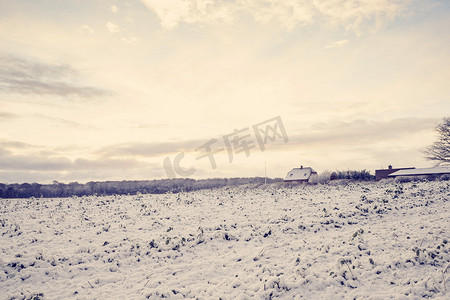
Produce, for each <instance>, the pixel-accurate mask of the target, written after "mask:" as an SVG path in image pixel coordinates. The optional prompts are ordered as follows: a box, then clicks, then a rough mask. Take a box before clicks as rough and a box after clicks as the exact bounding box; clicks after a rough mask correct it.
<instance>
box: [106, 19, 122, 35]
mask: <svg viewBox="0 0 450 300" xmlns="http://www.w3.org/2000/svg"><path fill="white" fill-rule="evenodd" d="M106 28H107V29H108V30H109V32H111V33H113V34H114V33H119V32H120V31H121V30H120V27H119V25H117V24H115V23H113V22H108V23H106Z"/></svg>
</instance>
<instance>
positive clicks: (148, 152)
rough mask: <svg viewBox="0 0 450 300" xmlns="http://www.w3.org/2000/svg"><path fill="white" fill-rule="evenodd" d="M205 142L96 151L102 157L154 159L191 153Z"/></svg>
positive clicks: (122, 146) (128, 145)
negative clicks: (180, 153) (173, 154)
mask: <svg viewBox="0 0 450 300" xmlns="http://www.w3.org/2000/svg"><path fill="white" fill-rule="evenodd" d="M205 142H207V140H187V141H176V142H159V143H158V142H156V143H124V144H116V145H109V146H107V147H104V148H102V149H100V150H98V151H96V154H97V155H101V156H102V157H156V156H161V155H168V154H172V153H179V152H184V151H185V152H188V151H193V150H195V149H196V148H198V147H200V146H201V145H203V144H204V143H205Z"/></svg>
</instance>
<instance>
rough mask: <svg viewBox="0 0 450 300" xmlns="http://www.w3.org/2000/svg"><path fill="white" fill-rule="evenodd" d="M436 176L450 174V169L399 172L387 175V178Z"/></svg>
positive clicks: (419, 169)
mask: <svg viewBox="0 0 450 300" xmlns="http://www.w3.org/2000/svg"><path fill="white" fill-rule="evenodd" d="M437 174H450V167H434V168H417V169H407V170H399V171H397V172H394V173H392V174H389V175H388V176H389V177H395V176H419V175H437Z"/></svg>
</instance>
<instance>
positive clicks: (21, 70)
mask: <svg viewBox="0 0 450 300" xmlns="http://www.w3.org/2000/svg"><path fill="white" fill-rule="evenodd" d="M79 77H80V74H79V73H78V72H77V71H76V70H75V69H73V68H72V67H71V66H69V65H64V64H61V65H55V64H48V63H41V62H35V61H30V60H27V59H24V58H21V57H18V56H13V55H8V54H2V53H0V91H4V92H9V93H16V94H24V95H55V96H61V97H67V96H76V97H81V98H93V97H103V96H107V95H111V94H112V92H111V91H108V90H104V89H100V88H96V87H91V86H82V85H77V84H75V83H74V81H76V80H77V79H78V78H79Z"/></svg>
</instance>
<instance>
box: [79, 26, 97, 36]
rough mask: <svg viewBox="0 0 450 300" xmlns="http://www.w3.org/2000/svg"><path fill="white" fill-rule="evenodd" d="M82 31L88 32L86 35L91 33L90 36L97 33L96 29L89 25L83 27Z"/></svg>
mask: <svg viewBox="0 0 450 300" xmlns="http://www.w3.org/2000/svg"><path fill="white" fill-rule="evenodd" d="M80 30H81V32H86V33H89V34H94V33H95V31H94V29H92V28H91V27H90V26H89V25H83V26H81V27H80Z"/></svg>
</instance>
